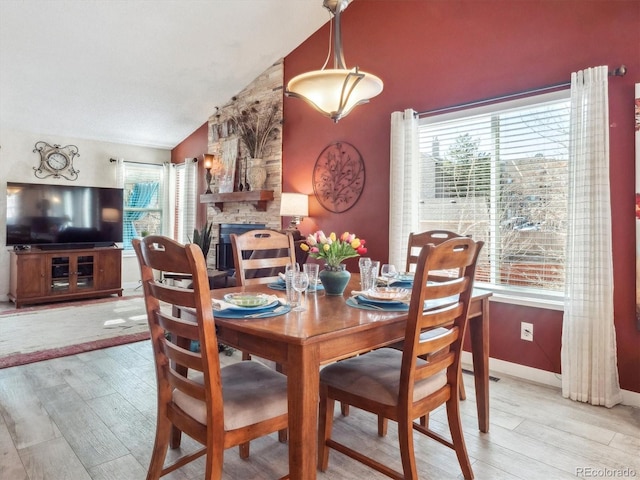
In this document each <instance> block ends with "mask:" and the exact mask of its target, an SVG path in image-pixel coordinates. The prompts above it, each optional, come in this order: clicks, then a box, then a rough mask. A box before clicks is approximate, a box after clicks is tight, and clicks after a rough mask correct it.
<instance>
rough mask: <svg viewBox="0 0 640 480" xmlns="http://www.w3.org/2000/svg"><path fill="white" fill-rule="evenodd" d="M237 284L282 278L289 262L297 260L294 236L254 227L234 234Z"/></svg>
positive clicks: (232, 240)
mask: <svg viewBox="0 0 640 480" xmlns="http://www.w3.org/2000/svg"><path fill="white" fill-rule="evenodd" d="M231 246H232V248H233V261H234V264H235V268H236V285H239V286H241V285H255V284H261V283H271V282H274V281H277V280H278V278H279V277H278V273H284V269H285V267H286V265H287V263H295V262H296V250H295V243H294V240H293V236H292V235H291V234H290V233H280V232H276V231H275V230H250V231H248V232H245V233H243V234H241V235H237V234H234V233H232V234H231Z"/></svg>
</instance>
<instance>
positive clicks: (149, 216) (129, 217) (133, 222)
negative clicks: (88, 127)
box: [123, 162, 165, 250]
mask: <svg viewBox="0 0 640 480" xmlns="http://www.w3.org/2000/svg"><path fill="white" fill-rule="evenodd" d="M123 178H124V218H123V247H124V250H133V247H132V246H131V240H133V238H135V237H139V236H145V235H149V234H162V233H163V214H162V212H163V209H162V204H163V198H165V197H164V195H165V194H164V183H165V182H164V167H163V166H162V165H152V164H148V165H147V164H142V163H132V162H124V164H123Z"/></svg>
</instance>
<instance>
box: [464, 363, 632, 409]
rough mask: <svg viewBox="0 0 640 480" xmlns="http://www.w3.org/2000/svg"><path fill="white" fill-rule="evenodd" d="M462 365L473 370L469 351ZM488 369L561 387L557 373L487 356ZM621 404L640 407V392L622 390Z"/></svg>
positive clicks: (496, 372)
mask: <svg viewBox="0 0 640 480" xmlns="http://www.w3.org/2000/svg"><path fill="white" fill-rule="evenodd" d="M462 367H463V368H465V369H468V370H473V360H472V358H471V353H470V352H462ZM489 371H490V372H491V374H492V375H493V376H496V377H499V376H500V374H503V375H509V376H511V377H515V378H520V379H522V380H527V381H529V382H534V383H539V384H542V385H547V386H550V387H555V388H558V389H561V388H562V379H561V376H560V374H559V373H554V372H548V371H546V370H540V369H538V368H532V367H527V366H526V365H519V364H517V363H512V362H505V361H504V360H498V359H497V358H489ZM622 404H623V405H628V406H631V407H640V393H638V392H632V391H630V390H622Z"/></svg>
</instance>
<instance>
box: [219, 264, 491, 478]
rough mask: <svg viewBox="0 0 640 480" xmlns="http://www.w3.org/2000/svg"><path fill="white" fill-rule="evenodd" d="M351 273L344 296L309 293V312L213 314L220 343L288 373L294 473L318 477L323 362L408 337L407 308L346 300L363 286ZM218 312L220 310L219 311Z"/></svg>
mask: <svg viewBox="0 0 640 480" xmlns="http://www.w3.org/2000/svg"><path fill="white" fill-rule="evenodd" d="M359 286H360V285H359V275H357V274H352V277H351V280H350V283H349V284H348V285H347V288H346V290H345V293H344V296H329V295H326V294H325V293H323V292H322V291H318V292H316V293H311V292H310V293H307V294H306V295H305V296H306V302H305V310H304V311H301V312H297V311H290V312H288V313H286V314H283V315H279V316H275V317H270V318H252V319H228V318H220V317H216V318H215V322H216V326H217V332H218V341H219V342H221V343H223V344H225V345H229V346H231V347H234V348H237V349H238V350H241V351H243V352H247V353H250V354H252V355H257V356H259V357H262V358H266V359H269V360H272V361H274V362H276V363H277V364H279V365H281V366H282V368H283V371H284V372H285V373H286V375H287V378H288V383H287V385H288V387H287V389H288V390H287V393H288V401H289V404H288V406H289V478H290V479H291V480H313V479H315V478H316V461H317V460H316V456H317V442H316V440H317V425H318V398H319V372H320V367H321V366H322V365H323V364H327V363H330V362H333V361H336V360H339V359H342V358H347V357H351V356H353V355H356V354H359V353H363V352H367V351H369V350H372V349H375V348H379V347H383V346H385V345H389V344H391V343H394V342H397V341H398V340H401V339H402V338H404V333H405V324H406V319H407V312H406V311H383V310H364V309H359V308H354V307H352V306H349V305H347V303H346V299H347V298H348V297H349V296H350V293H351V291H353V290H356V289H358V288H359ZM236 291H246V292H262V293H268V294H278V296H280V297H284V292H276V291H274V290H272V289H271V288H270V287H269V286H267V285H252V286H245V287H233V288H223V289H216V290H212V291H211V296H212V298H214V299H218V300H221V299H223V297H224V295H225V294H227V293H230V292H236ZM490 296H491V292H488V291H483V290H477V289H474V291H473V298H472V302H471V305H470V314H469V318H470V321H469V334H470V340H471V353H472V358H473V370H474V379H475V390H476V402H477V410H478V425H479V428H480V430H481V431H482V432H487V431H488V430H489V370H488V360H489V297H490ZM214 317H215V312H214Z"/></svg>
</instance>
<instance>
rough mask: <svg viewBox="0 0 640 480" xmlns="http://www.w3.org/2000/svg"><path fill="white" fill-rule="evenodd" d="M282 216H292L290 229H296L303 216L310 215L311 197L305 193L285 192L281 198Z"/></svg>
mask: <svg viewBox="0 0 640 480" xmlns="http://www.w3.org/2000/svg"><path fill="white" fill-rule="evenodd" d="M280 216H281V217H291V221H290V223H289V229H290V230H296V229H297V228H298V224H299V223H300V222H301V221H302V218H303V217H308V216H309V197H308V196H307V195H305V194H303V193H283V194H282V197H281V198H280Z"/></svg>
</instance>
